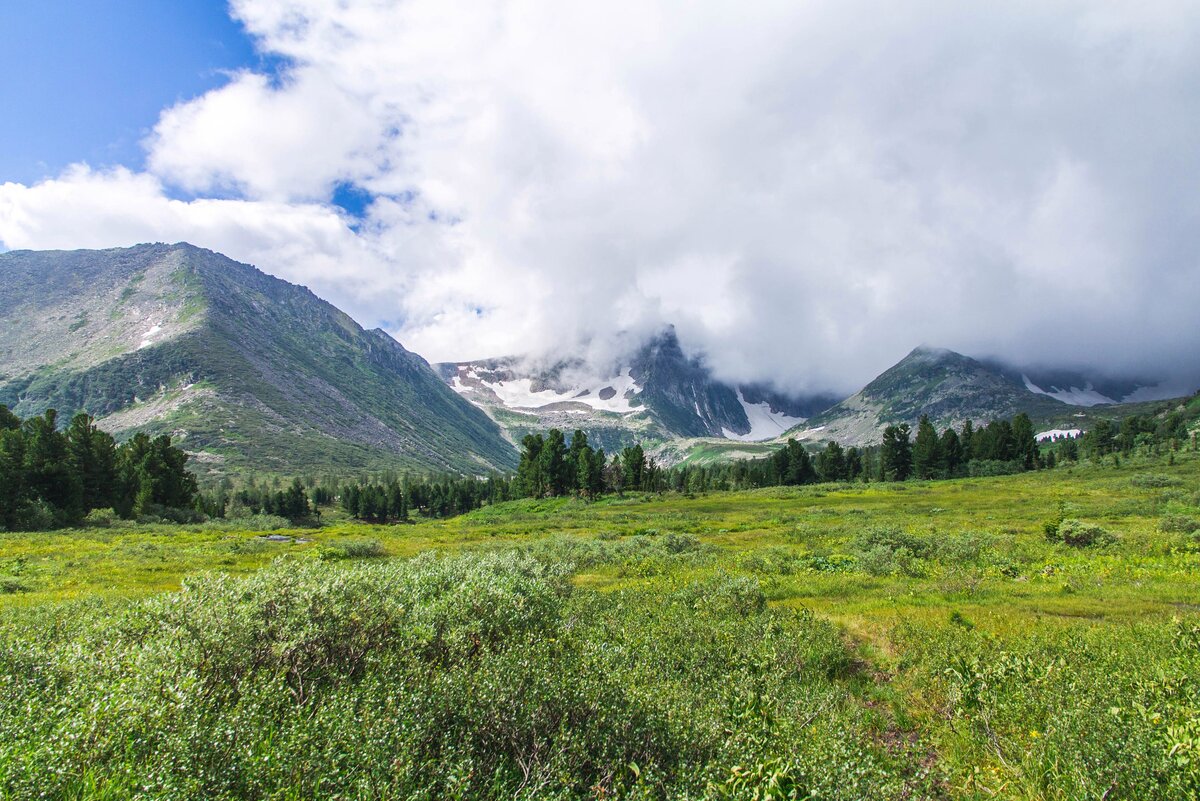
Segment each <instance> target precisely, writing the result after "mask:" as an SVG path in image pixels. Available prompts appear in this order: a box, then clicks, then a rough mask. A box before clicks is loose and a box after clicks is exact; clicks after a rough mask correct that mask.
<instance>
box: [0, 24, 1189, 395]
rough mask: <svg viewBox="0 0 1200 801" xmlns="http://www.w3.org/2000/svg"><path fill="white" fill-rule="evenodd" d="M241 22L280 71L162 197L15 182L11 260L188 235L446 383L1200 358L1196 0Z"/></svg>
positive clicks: (104, 182)
mask: <svg viewBox="0 0 1200 801" xmlns="http://www.w3.org/2000/svg"><path fill="white" fill-rule="evenodd" d="M232 7H233V11H234V13H235V14H236V15H237V16H238V17H239V18H240V19H241V20H242V21H243V23H244V24H245V25H246V27H247V29H248V30H249V32H251V33H252V34H253V35H254V36H255V37H256V39H257V41H258V42H259V45H260V47H262V48H263V49H264V50H266V51H270V52H271V53H273V54H276V55H280V56H283V57H285V58H286V59H288V60H289V62H290V63H291V64H292V65H293V66H292V67H291V68H290V69H289V70H287V71H285V74H284V75H283V76H282V78H281V79H280V80H278V81H274V80H270V79H268V78H267V77H265V76H261V75H255V74H252V73H243V74H238V75H235V76H233V77H232V78H231V80H230V82H229V83H228V84H227V85H226V86H224V87H222V88H219V89H216V90H214V91H212V92H209V93H208V94H206V95H204V96H202V97H199V98H196V99H194V100H191V101H187V102H185V103H182V104H180V105H178V106H175V107H174V108H171V109H167V110H165V111H164V113H163V116H162V118H161V120H160V122H159V124H158V126H157V127H156V129H155V131H154V133H153V135H152V136H151V137H150V138H149V139H148V140H147V148H148V159H147V164H148V167H147V170H148V172H147V173H146V174H134V173H130V172H126V171H117V172H113V173H104V174H96V173H92V172H89V171H87V170H86V169H83V168H78V169H76V170H73V171H71V172H68V173H67V174H65V175H63V176H59V177H58V178H57V179H54V180H51V181H47V182H44V183H41V184H38V185H36V186H32V187H23V186H18V185H12V184H10V185H6V186H5V187H4V188H3V189H0V240H2V241H3V242H4V243H6V244H7V245H8V246H10V247H55V246H113V245H118V244H129V243H131V242H133V241H140V240H144V239H149V238H154V239H170V240H174V239H189V240H191V241H194V242H195V243H196V244H200V245H203V246H206V247H211V248H213V249H217V250H222V251H224V252H228V253H229V255H231V256H234V257H235V258H239V259H243V260H247V261H251V262H253V263H255V264H258V265H259V266H261V267H263V268H264V269H267V270H268V271H270V272H273V273H275V274H278V275H281V276H283V277H286V278H289V279H291V280H297V281H301V282H304V283H307V284H309V285H310V286H312V287H313V289H314V291H317V292H318V293H319V294H322V295H323V296H325V297H328V298H329V299H330V300H331V301H333V302H335V303H338V304H339V305H342V306H344V307H345V308H346V309H347V310H348V311H350V312H351V313H353V314H355V315H356V316H358V317H359V318H360V319H362V321H363V322H364V323H366V324H368V325H370V324H373V323H374V322H375V321H376V320H388V321H394V323H395V324H394V326H393V331H394V333H396V334H397V335H398V336H399V337H400V338H401V340H402V341H403V342H404V343H405V344H406V345H407V346H409V347H412V348H413V349H415V350H417V351H418V352H421V353H422V354H424V355H426V356H427V357H429V358H431V359H443V358H471V357H480V356H487V355H496V354H500V353H507V352H513V351H524V350H539V349H546V348H552V347H555V346H559V345H561V344H562V343H564V342H572V341H575V340H576V339H580V338H587V337H593V338H594V337H596V336H600V337H603V336H604V335H606V334H610V333H612V332H615V331H618V330H621V329H628V328H633V329H638V330H640V329H643V328H647V327H651V326H653V325H657V324H659V323H662V322H668V321H670V322H675V323H677V324H678V326H679V329H680V331H681V334H682V335H683V336H684V337H685V340H686V341H689V342H690V343H692V344H693V345H694V346H696V347H701V348H704V349H706V350H707V351H708V352H709V354H710V360H711V362H712V363H713V364H714V365H715V366H716V367H717V368H718V369H719V370H720V371H721V372H722V373H723V374H725V375H728V376H730V377H734V378H740V379H761V378H775V379H777V380H779V381H780V382H781V383H783V384H785V385H788V386H791V387H797V388H799V387H807V388H827V387H833V388H837V389H852V388H854V387H855V386H856V385H858V384H861V383H862V382H863V381H865V380H867V379H869V378H870V377H871V376H872V375H873V374H874V373H876V372H878V371H879V370H880V369H882V368H884V367H886V366H887V365H888V364H889V363H890V362H892V361H894V360H895V359H896V358H898V357H899V356H901V355H903V354H904V353H905V352H906V351H907V350H908V349H910V348H911V347H912V346H913V345H915V344H917V343H919V342H930V343H934V344H940V345H945V346H947V347H952V348H957V349H962V350H966V351H968V352H974V353H980V354H983V353H998V354H1000V355H1004V356H1008V357H1011V358H1014V359H1020V360H1032V361H1038V360H1044V361H1057V362H1088V361H1091V362H1106V363H1113V364H1116V365H1117V366H1124V367H1145V366H1147V365H1155V366H1164V367H1167V366H1171V365H1172V364H1175V363H1178V362H1179V361H1181V360H1184V359H1187V360H1188V361H1187V363H1195V362H1196V359H1195V354H1196V352H1197V349H1198V348H1200V328H1198V327H1196V326H1195V325H1194V324H1193V323H1192V322H1191V321H1192V317H1193V316H1194V309H1195V308H1196V305H1197V301H1198V300H1200V264H1198V261H1197V259H1198V257H1197V256H1196V254H1197V253H1200V248H1198V247H1197V245H1200V233H1198V232H1200V225H1197V223H1198V222H1200V221H1198V220H1197V216H1198V214H1200V208H1198V207H1197V205H1196V203H1195V201H1194V199H1193V197H1194V193H1195V187H1196V185H1197V183H1198V181H1200V151H1197V150H1196V148H1195V147H1194V143H1193V140H1194V130H1195V123H1196V120H1197V119H1198V118H1200V95H1197V93H1196V92H1195V91H1194V89H1193V87H1194V86H1195V85H1196V83H1197V81H1198V80H1200V41H1198V39H1200V35H1198V34H1200V9H1198V8H1197V7H1195V6H1194V5H1191V4H1185V3H1176V4H1171V3H1162V4H1154V6H1153V7H1151V8H1147V7H1144V6H1142V5H1135V4H1132V3H1109V4H1103V5H1102V6H1099V5H1096V4H1094V3H1087V2H1058V3H1048V4H1037V5H1024V6H994V7H981V6H978V5H977V4H961V3H953V2H918V3H914V4H908V5H906V6H904V7H903V8H900V7H895V8H890V7H889V8H881V7H879V6H878V4H874V3H861V2H836V3H835V2H808V3H804V4H797V3H794V2H763V3H753V4H740V5H738V6H735V5H734V4H725V3H715V2H714V3H704V4H696V3H689V4H680V3H675V2H668V0H660V1H659V2H636V3H635V2H612V3H604V4H567V5H564V4H554V3H542V2H534V0H520V1H514V2H500V1H497V2H487V3H470V4H460V3H453V2H446V0H409V2H404V3H390V2H378V1H376V0H359V1H358V2H353V1H351V0H235V1H234V2H233V3H232ZM339 182H350V183H354V184H357V185H359V186H362V187H365V188H367V189H369V190H370V191H371V192H373V193H376V194H378V195H382V196H383V197H382V198H381V199H380V200H379V201H377V202H376V203H375V205H374V206H373V207H372V209H371V213H370V215H369V217H368V219H366V220H365V221H363V222H362V224H361V225H358V226H356V230H352V229H351V228H350V227H349V226H348V224H347V220H346V219H345V218H344V217H343V216H341V215H339V214H338V213H337V212H336V210H335V209H333V207H331V206H330V205H328V200H329V197H330V193H331V191H332V188H333V186H334V185H335V184H337V183H339ZM164 186H166V187H174V188H176V189H183V190H186V191H188V192H191V193H199V194H200V195H201V199H199V200H195V201H191V202H186V203H185V202H180V201H173V200H169V199H168V196H169V193H168V192H167V190H166V189H164ZM215 193H221V194H226V195H228V194H230V193H232V194H233V195H234V196H235V197H237V198H238V199H235V200H205V199H203V196H204V195H205V194H215ZM593 347H597V346H596V345H595V343H593Z"/></svg>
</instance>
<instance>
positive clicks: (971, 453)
mask: <svg viewBox="0 0 1200 801" xmlns="http://www.w3.org/2000/svg"><path fill="white" fill-rule="evenodd" d="M958 442H959V445H960V446H961V447H962V461H963V464H966V463H967V462H969V461H971V460H972V459H974V458H975V424H974V423H972V422H971V421H970V420H967V422H965V423H963V427H962V433H961V434H959V435H958Z"/></svg>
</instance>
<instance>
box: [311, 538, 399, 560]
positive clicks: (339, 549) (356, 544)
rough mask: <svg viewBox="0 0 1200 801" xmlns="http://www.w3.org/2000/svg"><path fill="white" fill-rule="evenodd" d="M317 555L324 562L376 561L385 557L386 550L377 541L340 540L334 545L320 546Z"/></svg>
mask: <svg viewBox="0 0 1200 801" xmlns="http://www.w3.org/2000/svg"><path fill="white" fill-rule="evenodd" d="M318 553H319V554H320V557H321V558H322V559H325V560H327V561H328V560H335V559H378V558H381V557H384V556H387V555H388V553H387V549H386V548H384V547H383V543H382V542H380V541H379V540H342V541H341V542H339V543H337V544H335V545H325V546H322V547H321V548H320V549H319V551H318Z"/></svg>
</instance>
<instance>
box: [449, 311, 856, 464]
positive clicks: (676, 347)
mask: <svg viewBox="0 0 1200 801" xmlns="http://www.w3.org/2000/svg"><path fill="white" fill-rule="evenodd" d="M436 367H437V369H438V371H439V372H440V373H441V375H442V377H443V378H444V379H445V380H446V381H447V383H448V384H449V385H450V387H451V388H453V389H454V390H455V391H456V392H458V393H460V394H461V395H462V396H463V397H464V398H467V399H468V400H470V401H471V402H473V403H475V404H477V405H478V406H480V407H481V408H482V409H485V410H486V411H487V412H488V414H490V415H491V416H492V417H493V418H494V419H495V420H496V421H497V422H498V423H500V424H501V425H502V426H503V427H504V428H505V430H506V431H507V432H508V434H509V436H510V437H511V438H512V439H513V440H514V441H519V439H520V437H521V436H523V435H524V434H525V433H527V432H531V431H532V432H536V431H544V430H545V429H547V428H550V427H552V426H553V427H558V428H561V429H564V430H567V431H570V430H574V429H576V428H582V429H583V430H584V431H586V432H587V433H588V437H589V438H590V439H591V440H593V441H594V442H599V443H600V444H601V445H602V446H603V447H605V448H607V449H610V450H611V449H613V448H617V447H621V446H624V445H628V444H631V443H633V442H635V441H643V440H656V441H664V442H665V441H673V440H677V439H680V438H719V439H727V440H737V441H742V442H759V441H765V440H771V439H774V438H776V437H778V436H779V435H780V434H782V433H783V432H784V431H787V430H788V429H789V428H791V427H793V426H794V425H797V424H799V423H802V422H803V421H804V420H805V419H806V418H807V417H808V416H810V415H812V414H814V413H815V412H818V411H820V410H821V409H823V408H825V407H827V406H829V405H831V404H832V403H834V402H835V400H836V399H835V398H831V397H809V398H795V397H788V396H786V395H783V394H781V393H777V392H773V391H771V390H770V389H769V388H766V387H764V386H759V385H749V386H731V385H728V384H725V383H723V382H720V381H718V380H716V379H715V378H714V377H713V375H712V373H711V371H710V370H709V369H708V368H707V367H706V366H705V365H704V363H703V362H702V361H701V360H700V359H697V358H689V357H688V356H687V355H686V354H685V353H684V352H683V349H682V347H681V346H680V344H679V339H678V337H677V336H676V334H675V331H674V330H673V329H670V328H668V329H666V330H664V331H663V332H662V333H661V334H659V335H658V336H655V337H653V338H651V339H650V340H649V341H647V342H645V343H644V344H642V345H641V347H639V348H636V349H635V350H634V352H633V353H632V354H630V355H629V356H628V357H627V358H626V359H624V360H622V361H621V363H618V364H612V365H594V364H588V363H587V362H585V361H584V360H582V359H578V358H575V359H567V360H563V361H558V362H555V363H553V364H550V365H539V364H537V363H535V362H532V361H531V360H529V359H525V358H520V357H509V358H499V359H486V360H482V361H475V362H459V363H446V364H438V365H436Z"/></svg>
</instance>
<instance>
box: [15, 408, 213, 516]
mask: <svg viewBox="0 0 1200 801" xmlns="http://www.w3.org/2000/svg"><path fill="white" fill-rule="evenodd" d="M186 463H187V454H185V453H184V452H183V451H182V450H180V449H179V448H176V447H175V446H173V445H172V444H171V438H170V437H169V436H166V435H163V436H159V437H155V438H153V439H151V438H150V437H148V436H146V435H145V434H135V435H134V436H133V437H132V438H131V439H130V440H129V441H128V442H126V443H124V444H122V445H120V446H118V445H117V444H116V441H115V440H114V439H113V438H112V436H111V435H109V434H108V433H107V432H104V431H101V430H100V429H99V428H97V427H96V424H95V421H94V420H93V419H92V417H90V416H89V415H87V414H84V413H80V414H77V415H75V417H74V418H72V419H71V422H70V425H68V426H67V428H66V430H65V431H60V430H59V429H58V415H57V413H56V412H55V411H54V410H53V409H50V410H48V411H46V413H45V414H43V415H41V416H38V417H31V418H29V419H27V420H22V419H21V418H19V417H18V416H17V415H15V414H13V413H12V411H10V410H9V409H8V407H7V406H4V405H2V404H0V527H2V528H4V529H6V530H8V531H19V530H28V529H44V528H54V527H62V526H69V525H75V524H77V523H79V522H80V521H82V520H83V518H84V517H86V516H87V514H88V513H89V512H91V511H92V510H93V509H113V510H114V511H115V512H116V514H118V515H119V516H120V517H122V518H126V519H131V518H136V517H139V516H141V515H147V514H155V515H161V514H164V513H170V512H172V511H178V510H188V511H190V510H191V509H192V508H193V505H194V503H195V500H196V495H197V492H196V479H195V477H194V476H192V474H191V473H189V472H188V471H187V469H186Z"/></svg>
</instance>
